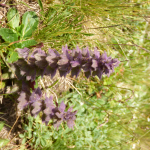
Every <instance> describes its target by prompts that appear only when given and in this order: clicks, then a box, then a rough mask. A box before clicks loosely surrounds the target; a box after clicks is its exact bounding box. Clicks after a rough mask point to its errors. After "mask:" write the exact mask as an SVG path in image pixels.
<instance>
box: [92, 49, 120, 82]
mask: <svg viewBox="0 0 150 150" xmlns="http://www.w3.org/2000/svg"><path fill="white" fill-rule="evenodd" d="M119 63H120V62H119V61H118V60H117V59H112V58H111V57H107V54H106V52H104V54H102V55H101V56H100V54H99V52H98V51H97V50H95V52H94V59H93V60H92V67H93V69H94V71H93V75H97V76H98V77H99V78H100V79H101V78H102V74H106V75H107V76H108V77H109V76H110V74H111V73H112V72H114V67H117V66H118V65H119Z"/></svg>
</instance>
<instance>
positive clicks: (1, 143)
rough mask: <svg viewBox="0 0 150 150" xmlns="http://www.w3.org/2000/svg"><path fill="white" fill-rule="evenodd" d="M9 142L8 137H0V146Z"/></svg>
mask: <svg viewBox="0 0 150 150" xmlns="http://www.w3.org/2000/svg"><path fill="white" fill-rule="evenodd" d="M8 142H9V140H8V139H2V138H0V148H2V147H4V146H5V145H6V144H7V143H8Z"/></svg>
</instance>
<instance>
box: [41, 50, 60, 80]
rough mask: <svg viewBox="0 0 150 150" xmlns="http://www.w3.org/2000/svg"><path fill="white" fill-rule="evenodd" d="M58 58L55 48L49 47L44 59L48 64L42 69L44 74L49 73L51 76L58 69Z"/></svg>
mask: <svg viewBox="0 0 150 150" xmlns="http://www.w3.org/2000/svg"><path fill="white" fill-rule="evenodd" d="M59 59H60V54H59V53H58V52H57V51H56V50H52V49H49V50H48V56H47V57H46V61H47V62H48V66H47V67H46V69H45V70H44V74H46V75H51V78H53V77H54V76H55V74H56V71H57V69H58V64H57V63H58V60H59Z"/></svg>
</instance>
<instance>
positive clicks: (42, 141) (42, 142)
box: [40, 138, 46, 147]
mask: <svg viewBox="0 0 150 150" xmlns="http://www.w3.org/2000/svg"><path fill="white" fill-rule="evenodd" d="M40 142H41V145H42V146H43V147H44V146H45V145H46V140H45V139H44V138H41V141H40Z"/></svg>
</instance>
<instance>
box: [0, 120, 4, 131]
mask: <svg viewBox="0 0 150 150" xmlns="http://www.w3.org/2000/svg"><path fill="white" fill-rule="evenodd" d="M4 124H5V123H4V122H3V121H1V122H0V131H1V130H2V129H3V127H4Z"/></svg>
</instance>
